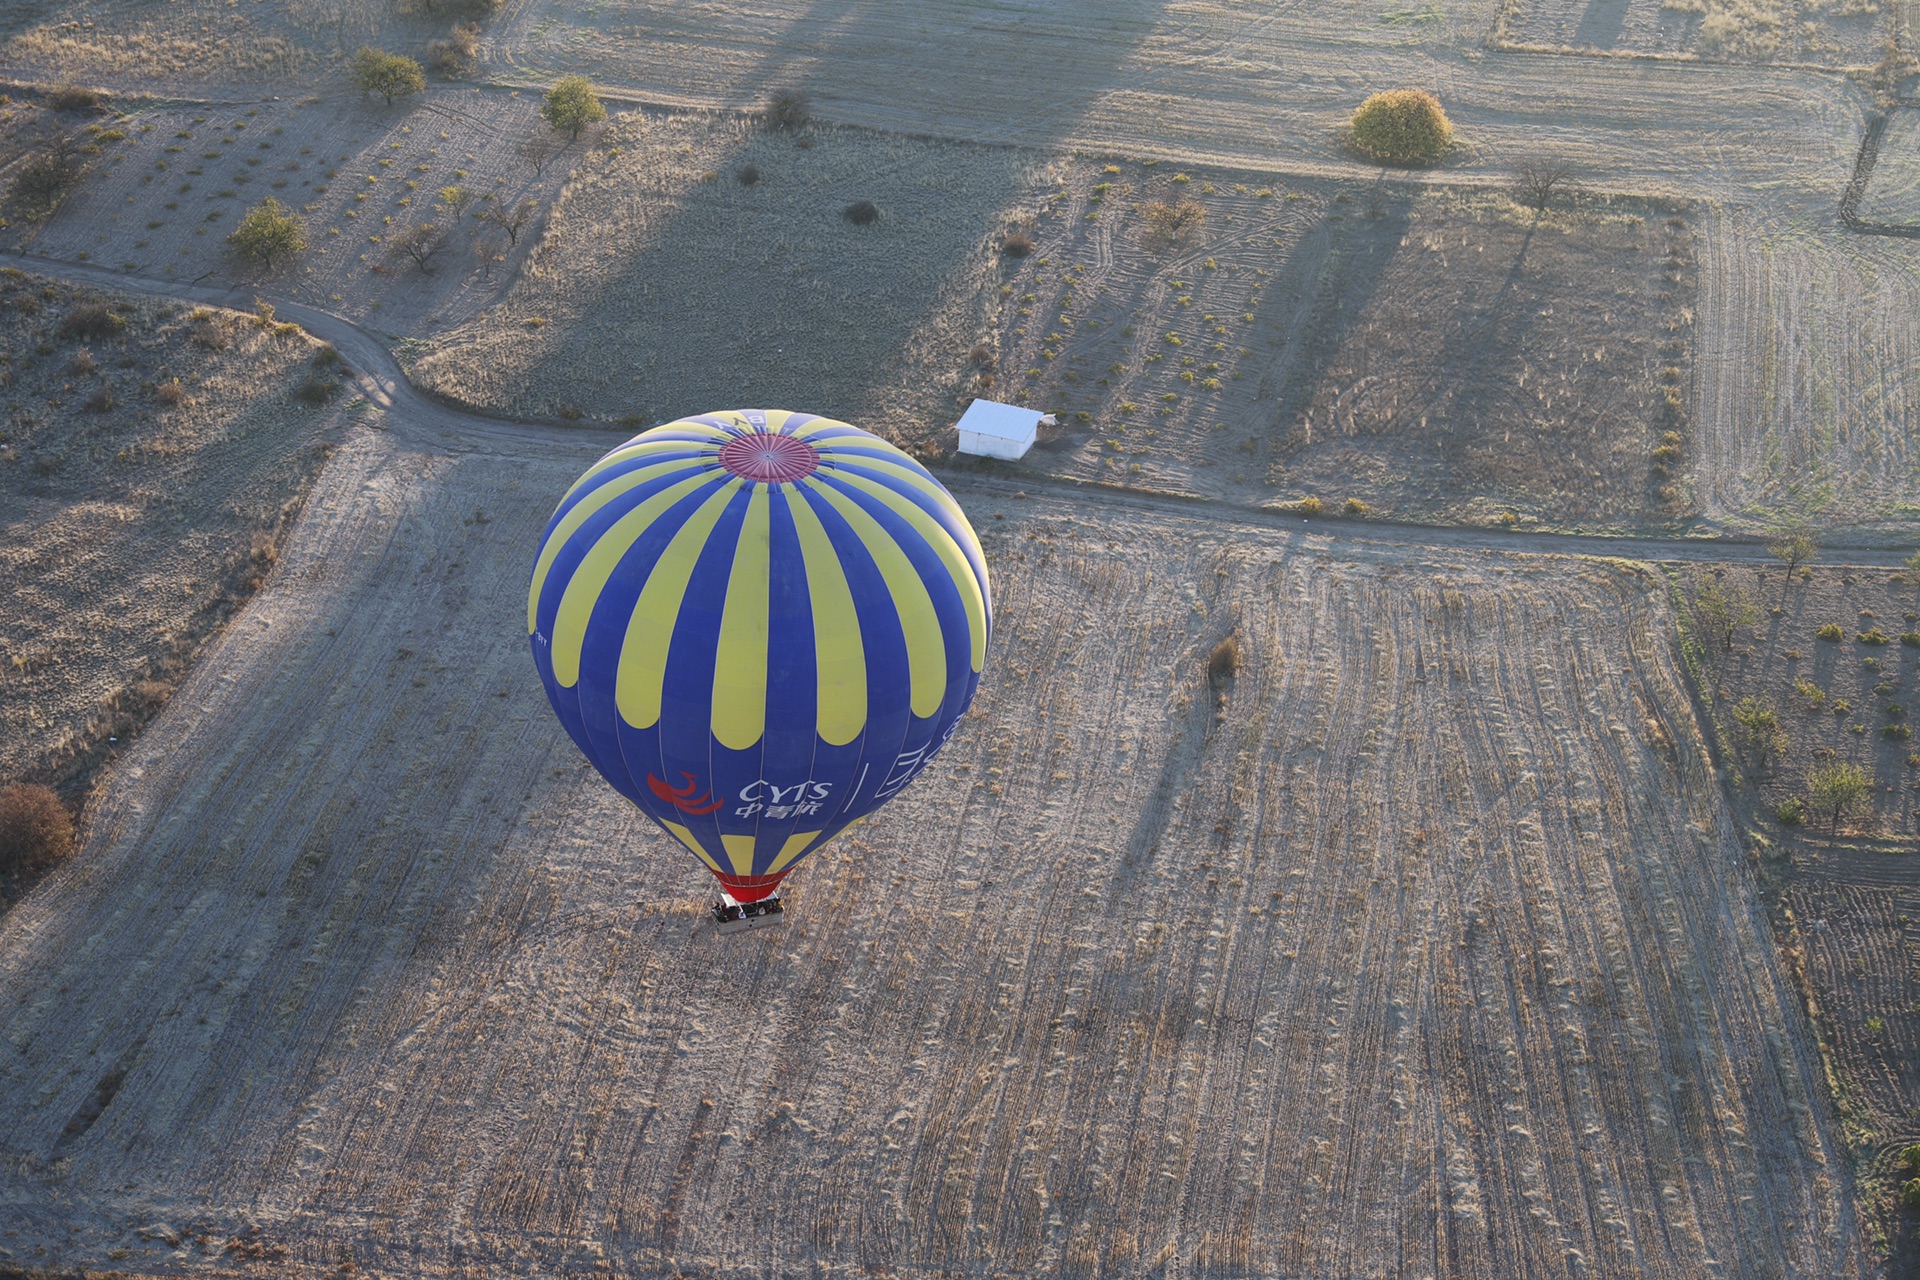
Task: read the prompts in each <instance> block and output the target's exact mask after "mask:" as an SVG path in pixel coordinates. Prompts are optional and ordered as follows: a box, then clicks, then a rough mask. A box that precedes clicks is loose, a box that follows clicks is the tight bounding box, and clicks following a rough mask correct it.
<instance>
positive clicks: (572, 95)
mask: <svg viewBox="0 0 1920 1280" xmlns="http://www.w3.org/2000/svg"><path fill="white" fill-rule="evenodd" d="M540 114H541V116H542V117H544V118H545V120H546V122H547V123H548V124H550V125H552V126H553V127H554V128H555V129H558V130H559V131H560V132H561V133H564V134H568V135H570V136H571V137H574V138H578V137H579V136H580V131H581V130H582V129H584V128H586V127H587V126H588V125H590V124H596V123H598V122H599V121H602V120H605V119H606V118H607V109H606V107H604V106H602V105H601V103H600V95H599V94H597V93H595V92H594V91H593V82H592V81H590V80H588V79H587V78H586V77H585V76H561V77H560V79H559V80H558V81H556V82H555V84H554V86H553V88H551V89H549V90H548V91H547V100H546V101H545V102H543V103H541V104H540Z"/></svg>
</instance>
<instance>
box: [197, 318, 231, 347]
mask: <svg viewBox="0 0 1920 1280" xmlns="http://www.w3.org/2000/svg"><path fill="white" fill-rule="evenodd" d="M187 320H188V324H187V341H189V342H191V343H192V344H193V345H194V346H196V347H200V348H202V349H203V350H207V351H225V350H226V349H227V348H228V347H230V346H232V345H233V330H232V329H231V328H230V327H229V326H228V324H227V322H226V321H225V320H223V319H221V318H220V317H219V316H217V315H215V314H214V313H213V312H211V311H207V310H204V309H202V310H198V311H195V312H194V313H193V314H192V315H191V316H189V317H187Z"/></svg>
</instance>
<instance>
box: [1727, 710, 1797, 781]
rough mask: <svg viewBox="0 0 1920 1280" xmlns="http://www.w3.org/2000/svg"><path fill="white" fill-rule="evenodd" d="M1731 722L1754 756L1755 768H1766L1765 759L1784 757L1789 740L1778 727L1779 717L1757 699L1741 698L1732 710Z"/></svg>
mask: <svg viewBox="0 0 1920 1280" xmlns="http://www.w3.org/2000/svg"><path fill="white" fill-rule="evenodd" d="M1733 722H1734V723H1735V724H1737V725H1739V726H1740V736H1741V738H1742V739H1743V740H1744V741H1745V742H1746V744H1747V746H1748V747H1750V748H1752V749H1753V752H1754V755H1755V756H1756V764H1755V767H1756V768H1761V769H1764V768H1766V767H1767V757H1768V756H1770V755H1771V756H1774V757H1776V758H1778V757H1779V756H1782V755H1785V754H1786V750H1787V746H1788V743H1789V739H1788V737H1787V731H1786V730H1785V729H1784V728H1782V727H1781V725H1780V715H1779V713H1778V712H1776V711H1775V710H1774V709H1773V707H1772V706H1771V705H1770V704H1768V703H1765V702H1762V701H1761V700H1760V699H1758V698H1742V699H1740V701H1739V702H1738V703H1737V704H1735V706H1734V708H1733Z"/></svg>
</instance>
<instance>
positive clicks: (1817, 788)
mask: <svg viewBox="0 0 1920 1280" xmlns="http://www.w3.org/2000/svg"><path fill="white" fill-rule="evenodd" d="M1807 794H1808V795H1809V796H1810V797H1812V801H1813V807H1814V809H1815V810H1816V811H1819V812H1823V813H1831V814H1832V815H1833V818H1832V821H1833V827H1832V830H1833V832H1834V833H1835V834H1836V835H1837V834H1838V833H1839V831H1840V820H1841V819H1842V818H1843V817H1845V816H1846V814H1847V812H1848V811H1849V810H1851V809H1855V808H1857V807H1859V806H1860V805H1861V804H1862V803H1863V802H1865V801H1866V799H1867V798H1868V797H1869V796H1871V795H1872V794H1873V779H1872V777H1870V776H1869V775H1868V773H1867V771H1866V770H1865V769H1862V768H1861V767H1860V766H1859V765H1857V764H1843V763H1840V762H1839V761H1835V762H1833V763H1831V764H1823V765H1821V766H1819V767H1818V768H1816V769H1814V771H1813V772H1812V773H1809V774H1808V775H1807Z"/></svg>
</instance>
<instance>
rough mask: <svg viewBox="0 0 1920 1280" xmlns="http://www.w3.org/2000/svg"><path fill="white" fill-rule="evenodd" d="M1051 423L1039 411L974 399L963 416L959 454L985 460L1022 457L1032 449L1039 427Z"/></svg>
mask: <svg viewBox="0 0 1920 1280" xmlns="http://www.w3.org/2000/svg"><path fill="white" fill-rule="evenodd" d="M1051 421H1052V419H1051V418H1048V417H1043V416H1042V415H1041V413H1040V411H1039V410H1038V409H1022V408H1021V407H1020V406H1019V405H1017V404H1000V403H997V402H996V401H993V400H975V401H974V402H973V403H972V404H970V405H968V406H967V411H966V412H965V413H963V414H961V415H960V452H962V453H971V454H974V455H976V456H978V457H982V458H1023V457H1025V456H1026V454H1027V450H1029V449H1031V448H1033V442H1034V440H1035V439H1036V438H1037V437H1038V436H1039V434H1040V424H1041V423H1042V422H1051Z"/></svg>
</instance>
